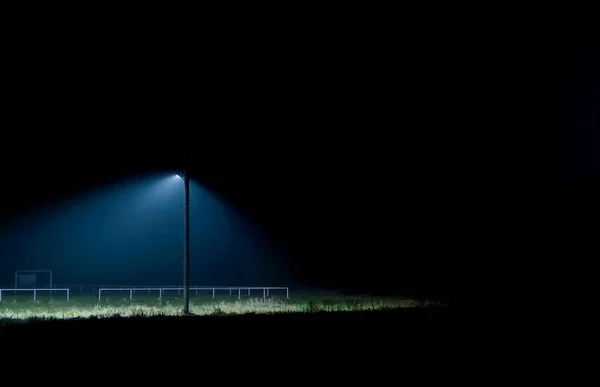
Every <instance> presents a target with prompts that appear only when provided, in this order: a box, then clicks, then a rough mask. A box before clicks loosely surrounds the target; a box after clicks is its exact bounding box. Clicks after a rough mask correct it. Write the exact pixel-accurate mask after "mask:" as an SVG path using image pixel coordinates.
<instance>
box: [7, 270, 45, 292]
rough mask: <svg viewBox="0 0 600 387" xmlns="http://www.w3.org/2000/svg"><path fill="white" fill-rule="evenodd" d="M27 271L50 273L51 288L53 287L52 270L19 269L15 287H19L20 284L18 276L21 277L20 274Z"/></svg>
mask: <svg viewBox="0 0 600 387" xmlns="http://www.w3.org/2000/svg"><path fill="white" fill-rule="evenodd" d="M25 273H50V289H52V270H17V271H15V289H17V288H18V287H19V286H18V285H19V284H18V278H19V274H25Z"/></svg>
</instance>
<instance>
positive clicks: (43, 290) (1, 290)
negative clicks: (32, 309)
mask: <svg viewBox="0 0 600 387" xmlns="http://www.w3.org/2000/svg"><path fill="white" fill-rule="evenodd" d="M6 291H10V292H15V293H16V292H33V301H36V297H37V292H60V291H66V292H67V301H69V289H68V288H67V289H54V288H53V289H2V288H0V301H2V292H6Z"/></svg>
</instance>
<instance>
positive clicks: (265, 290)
mask: <svg viewBox="0 0 600 387" xmlns="http://www.w3.org/2000/svg"><path fill="white" fill-rule="evenodd" d="M189 289H190V290H195V291H196V294H198V290H212V298H213V300H214V299H215V295H216V292H217V291H225V290H229V295H230V296H231V295H232V292H233V291H234V290H237V291H238V300H240V299H241V298H242V290H245V291H247V292H248V296H250V295H251V293H250V292H251V290H262V291H263V292H262V293H263V299H266V298H267V297H269V294H270V291H271V290H285V296H286V298H288V299H289V298H290V288H289V287H279V286H267V287H261V286H244V287H238V286H225V287H223V286H220V287H219V286H212V287H206V286H191V287H190V288H189ZM175 290H177V291H178V292H181V291H182V290H183V287H168V286H163V287H147V288H141V287H131V288H124V287H118V288H102V289H98V301H101V300H102V292H103V291H105V292H107V291H118V292H122V291H128V292H129V299H130V300H133V294H134V293H135V292H136V291H147V292H148V293H150V292H151V291H158V298H162V295H163V293H164V292H165V291H175Z"/></svg>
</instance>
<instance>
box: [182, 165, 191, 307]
mask: <svg viewBox="0 0 600 387" xmlns="http://www.w3.org/2000/svg"><path fill="white" fill-rule="evenodd" d="M183 185H184V194H183V314H184V315H185V314H190V179H189V176H188V172H187V170H186V171H184V173H183Z"/></svg>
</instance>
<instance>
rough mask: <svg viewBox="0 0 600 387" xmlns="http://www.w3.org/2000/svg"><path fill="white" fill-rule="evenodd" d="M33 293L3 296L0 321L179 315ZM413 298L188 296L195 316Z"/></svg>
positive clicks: (377, 305) (177, 306)
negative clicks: (34, 294) (35, 295)
mask: <svg viewBox="0 0 600 387" xmlns="http://www.w3.org/2000/svg"><path fill="white" fill-rule="evenodd" d="M32 298H33V297H32V295H31V294H25V293H20V294H19V293H17V294H12V293H11V292H3V294H2V301H0V320H1V321H2V322H3V323H4V324H6V323H10V322H11V321H12V322H16V320H24V319H25V320H27V319H32V318H42V319H44V318H49V319H70V318H89V317H99V318H102V317H115V316H120V317H141V316H177V315H180V314H181V310H182V306H183V300H182V297H181V295H180V294H172V295H165V296H163V297H162V298H161V299H158V297H157V296H156V294H146V293H145V292H138V293H135V295H134V299H133V300H130V299H129V293H128V292H127V291H124V292H122V293H119V292H116V293H112V294H108V295H106V296H104V295H103V298H102V300H101V301H100V302H99V301H98V298H97V295H95V294H92V293H90V294H74V295H71V297H70V300H69V301H66V297H65V293H64V292H63V293H57V294H48V293H40V294H38V295H37V297H36V298H37V300H36V301H34V300H33V299H32ZM416 305H417V304H416V302H415V301H414V300H410V299H405V298H402V297H371V296H367V295H364V296H345V295H342V294H338V293H333V292H304V293H298V294H294V295H293V296H292V297H291V298H290V299H286V298H285V294H283V296H281V295H274V296H272V297H269V298H267V299H263V297H262V296H260V297H254V296H244V297H242V299H241V300H238V299H237V296H236V295H232V296H230V295H228V294H227V295H223V294H221V295H218V296H216V298H215V299H213V298H212V296H211V295H195V294H192V295H190V310H191V312H192V313H194V314H196V315H236V314H237V315H239V314H272V313H286V312H321V311H324V312H334V311H366V310H384V309H392V308H411V307H414V306H416Z"/></svg>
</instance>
